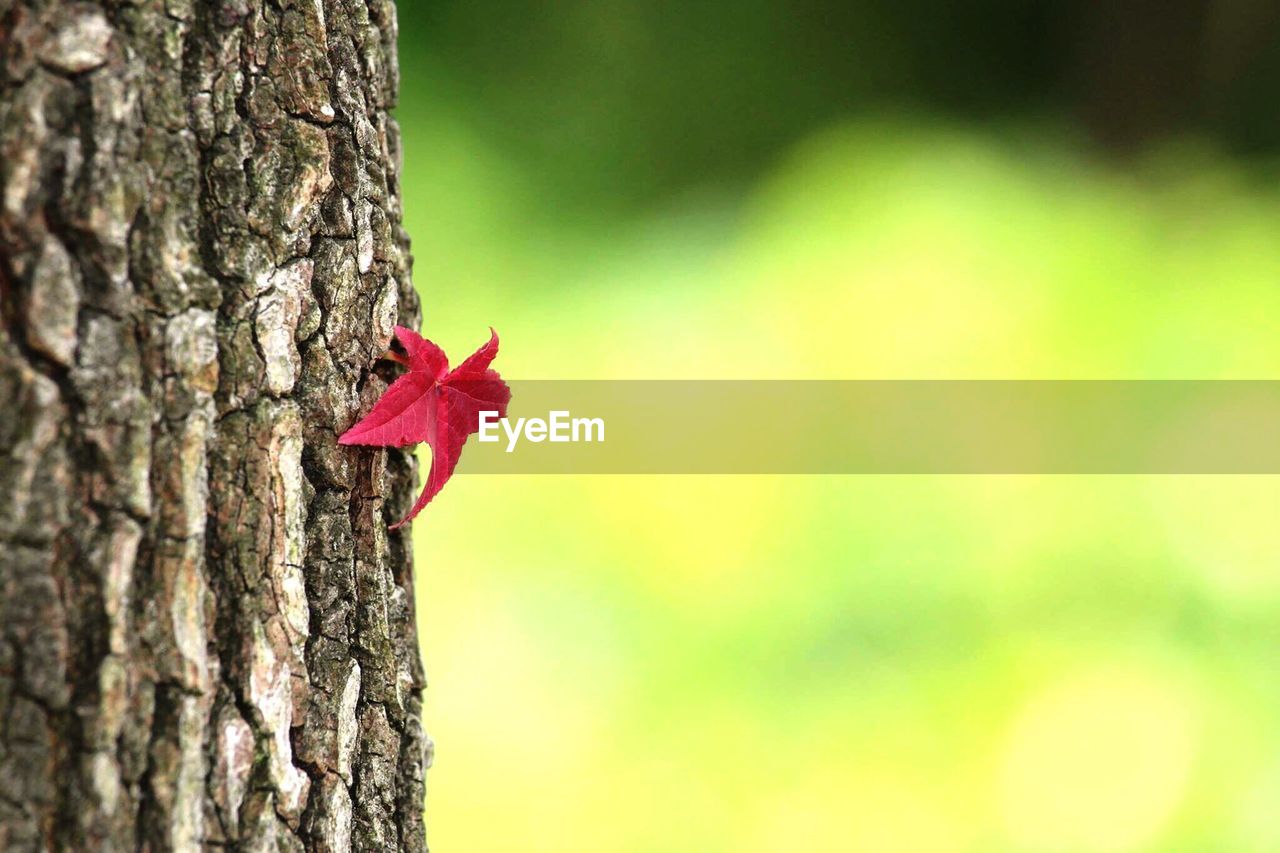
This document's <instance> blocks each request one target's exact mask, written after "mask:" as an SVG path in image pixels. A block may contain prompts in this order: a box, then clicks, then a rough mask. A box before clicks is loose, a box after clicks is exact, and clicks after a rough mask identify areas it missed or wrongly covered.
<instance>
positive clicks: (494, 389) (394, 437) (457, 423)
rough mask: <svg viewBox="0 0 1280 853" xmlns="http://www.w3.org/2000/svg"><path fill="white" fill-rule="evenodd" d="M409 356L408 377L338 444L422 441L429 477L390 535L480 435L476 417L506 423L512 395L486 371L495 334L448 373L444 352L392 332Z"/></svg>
mask: <svg viewBox="0 0 1280 853" xmlns="http://www.w3.org/2000/svg"><path fill="white" fill-rule="evenodd" d="M396 338H397V339H399V341H400V343H401V344H402V345H403V346H404V349H405V352H406V353H408V355H409V358H408V365H409V372H408V373H406V374H405V375H404V376H401V377H400V378H399V379H397V380H396V381H395V382H392V383H391V387H389V388H388V389H387V390H386V391H384V392H383V394H382V396H381V397H380V398H379V399H378V402H377V403H375V404H374V406H373V410H372V411H371V412H369V414H367V415H365V417H364V418H363V419H362V420H361V421H360V422H359V423H357V424H356V425H355V426H353V427H352V428H351V429H349V430H347V431H346V432H344V433H343V434H342V435H341V436H339V437H338V443H339V444H366V445H374V446H377V447H404V446H406V445H409V444H417V443H419V442H422V441H425V442H426V443H427V444H428V445H430V447H431V471H430V473H428V474H427V482H426V485H424V486H423V487H422V494H420V495H419V496H418V501H417V503H415V504H414V505H413V509H411V510H410V511H409V514H408V515H407V516H406V517H404V518H403V519H401V520H400V521H397V522H396V523H395V524H393V525H391V527H392V529H393V530H394V529H395V528H397V527H399V526H400V525H402V524H405V523H407V522H409V521H412V520H413V517H414V516H415V515H417V514H418V513H419V512H421V511H422V508H423V507H424V506H426V505H427V504H428V503H429V502H430V501H431V499H432V498H433V497H435V496H436V493H437V492H439V491H440V490H441V489H443V488H444V484H445V483H447V482H448V481H449V477H450V476H452V475H453V469H454V468H456V467H457V465H458V457H459V456H461V455H462V445H463V444H465V443H466V441H467V436H469V435H471V433H473V432H476V431H478V430H479V429H480V413H481V412H492V411H497V412H498V416H499V417H506V415H507V403H508V402H509V401H510V400H511V389H510V388H508V387H507V383H505V382H503V381H502V377H501V376H499V375H498V372H497V371H496V370H492V369H490V367H489V365H490V364H491V363H492V362H493V359H494V357H495V356H496V355H497V354H498V333H497V332H495V331H493V330H492V329H490V330H489V342H488V343H487V344H485V345H484V346H482V347H480V349H478V350H476V351H475V352H474V353H472V354H471V355H470V356H469V357H468V358H467V359H466V360H465V361H464V362H462V364H459V365H458V366H457V367H455V368H454V369H453V370H449V360H448V359H447V358H446V357H445V354H444V350H442V349H440V347H438V346H436V345H435V344H433V343H431V341H429V340H427V339H426V338H424V337H422V336H421V335H419V334H418V333H417V332H415V331H413V330H412V329H406V328H405V327H404V326H396Z"/></svg>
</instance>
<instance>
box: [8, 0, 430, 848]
mask: <svg viewBox="0 0 1280 853" xmlns="http://www.w3.org/2000/svg"><path fill="white" fill-rule="evenodd" d="M395 38H396V26H395V15H394V8H393V6H392V4H391V2H390V0H211V1H210V2H195V1H194V0H102V2H70V1H69V0H0V320H2V321H3V322H0V399H4V400H5V401H6V402H7V405H6V406H5V407H4V409H3V411H2V412H0V487H2V488H3V491H4V494H5V500H4V501H3V502H0V849H4V850H28V849H30V850H47V849H95V850H134V849H151V850H170V849H172V850H190V849H197V848H206V847H234V848H237V849H246V850H267V849H296V850H303V849H305V850H347V849H357V850H375V849H376V850H385V849H402V850H424V849H425V841H424V830H423V824H422V800H423V793H424V771H425V765H426V763H427V761H428V760H429V753H430V743H429V741H428V739H427V738H426V736H425V735H424V733H423V731H422V726H421V721H420V705H421V703H420V691H421V689H422V687H423V681H424V679H423V675H422V671H421V667H420V664H419V660H418V653H417V640H416V637H415V630H414V614H413V592H412V575H411V566H410V561H411V556H410V555H411V548H410V544H409V541H408V539H407V534H406V533H403V532H398V531H388V529H387V525H388V522H390V521H394V520H396V519H398V518H400V517H402V515H403V514H404V513H405V512H406V511H407V509H408V507H409V505H410V504H411V500H412V481H413V476H414V470H413V462H412V459H411V457H410V456H409V455H407V454H405V453H403V452H400V451H385V450H380V449H356V448H343V447H339V446H338V445H337V444H336V440H335V439H336V436H337V435H338V434H339V433H340V432H341V431H342V430H344V429H345V428H347V427H349V426H350V425H351V424H352V423H353V422H354V421H355V420H356V419H357V417H358V416H359V414H360V412H361V411H362V410H363V409H364V408H365V407H367V405H368V403H369V401H370V399H371V398H373V397H376V396H377V394H378V393H379V391H380V390H381V389H382V388H383V387H385V378H386V377H380V376H379V375H377V374H375V373H373V372H371V371H372V370H373V369H374V366H375V362H376V359H377V356H378V355H379V354H380V353H381V352H382V351H384V350H385V348H386V346H387V343H388V340H389V337H390V334H391V327H392V326H393V325H394V324H395V323H397V322H399V323H404V324H407V325H411V326H416V323H417V319H418V318H417V301H416V297H415V295H414V292H413V289H412V286H411V283H410V276H409V267H410V259H409V256H408V244H407V239H406V237H405V235H404V232H403V230H402V228H401V226H400V222H401V211H400V193H399V157H400V153H399V140H398V136H397V133H398V131H397V129H396V125H395V122H394V121H393V119H392V118H391V117H390V114H389V111H390V110H391V108H392V107H393V106H394V102H395V96H396V88H397V69H396V60H395Z"/></svg>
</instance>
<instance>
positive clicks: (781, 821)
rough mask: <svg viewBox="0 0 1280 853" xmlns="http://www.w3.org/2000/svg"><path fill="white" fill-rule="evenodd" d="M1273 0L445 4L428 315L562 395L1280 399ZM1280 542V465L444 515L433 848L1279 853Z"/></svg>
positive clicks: (570, 500) (450, 336)
mask: <svg viewBox="0 0 1280 853" xmlns="http://www.w3.org/2000/svg"><path fill="white" fill-rule="evenodd" d="M1278 11H1280V10H1277V9H1276V8H1274V4H1268V3H1264V2H1252V0H1220V2H1213V0H1200V2H1188V0H1168V2H1156V0H1124V2H1117V3H1054V4H1049V3H1025V2H1015V0H976V2H973V3H967V4H952V3H944V2H941V0H905V2H903V0H857V2H851V3H846V4H840V5H839V6H836V5H835V4H821V3H817V2H815V0H800V2H794V3H786V4H783V3H778V2H766V1H765V0H745V1H744V2H738V3H726V2H718V3H702V4H684V3H673V2H645V3H642V2H637V1H636V0H565V2H560V3H556V4H538V3H533V2H528V0H493V2H489V3H484V4H475V3H466V2H461V0H445V1H444V2H432V3H414V2H409V0H406V2H403V3H402V4H401V7H400V24H401V35H400V52H401V63H402V69H401V70H402V100H401V104H400V107H399V109H398V117H399V119H400V122H401V125H402V128H403V133H404V160H405V164H404V200H405V218H406V223H407V226H408V229H409V231H410V233H411V235H412V237H413V241H414V253H415V256H416V259H417V260H416V266H415V280H416V282H417V285H418V288H419V290H420V292H421V294H422V299H423V313H424V316H425V332H426V334H427V335H428V336H429V337H431V338H433V339H435V340H437V341H438V342H440V343H441V344H442V345H444V346H445V347H446V349H447V350H448V351H449V352H450V353H452V354H454V357H455V358H458V357H460V356H461V355H464V354H465V353H467V352H470V351H471V349H473V348H474V347H475V346H477V345H478V344H479V343H480V342H481V341H482V340H483V338H484V336H485V333H486V327H487V326H488V325H490V324H492V325H494V326H496V327H497V329H498V330H499V332H500V333H501V334H502V340H503V351H502V355H501V357H500V359H499V362H498V366H499V367H500V368H501V369H502V371H503V372H504V373H505V374H506V375H507V376H509V377H513V378H525V379H568V378H637V379H654V378H798V377H799V378H803V377H812V378H984V377H990V378H995V377H999V378H1280V336H1278V335H1277V329H1278V328H1280V182H1278V181H1277V179H1276V178H1277V174H1278V170H1277V168H1276V167H1277V159H1276V152H1277V151H1278V150H1280V107H1278V106H1277V105H1276V98H1275V95H1276V92H1277V91H1280V58H1278V53H1277V51H1276V50H1275V45H1276V35H1277V23H1280V14H1277V13H1278ZM517 403H518V401H517ZM767 450H768V449H767V448H762V449H761V452H767ZM1278 520H1280V482H1277V480H1276V479H1275V478H1267V477H1242V478H1206V477H1185V478H1182V477H1150V478H1137V477H1129V478H1125V477H1109V478H1091V477H1044V478H1036V477H901V478H893V477H867V478H857V477H830V478H821V477H814V478H802V477H758V478H753V477H724V478H715V477H702V478H697V477H686V478H681V477H653V478H645V477H577V478H574V477H477V476H471V477H468V476H460V477H458V478H456V479H455V480H454V481H453V482H451V483H450V485H449V487H448V489H447V490H446V491H445V493H444V494H443V495H442V496H441V497H440V498H439V499H438V500H437V501H436V502H434V503H433V504H432V506H431V507H430V508H429V509H428V510H427V511H426V512H425V513H424V514H423V515H422V516H421V518H420V519H419V520H418V521H417V522H416V524H415V536H416V537H417V540H416V541H417V573H418V575H417V576H418V592H419V614H420V619H421V626H422V641H423V649H424V657H425V660H426V664H427V669H428V673H429V675H430V678H431V689H430V690H429V691H428V694H427V717H428V727H429V730H430V731H431V733H432V735H433V736H434V738H435V740H436V743H437V760H436V765H435V768H434V769H433V770H432V772H431V774H430V776H429V789H430V795H429V797H428V812H429V827H430V840H431V842H432V846H433V849H435V850H437V851H444V852H445V853H475V851H480V853H487V851H517V850H518V851H522V853H539V852H540V851H547V853H552V851H555V853H565V851H571V852H572V853H576V851H587V852H588V853H594V852H595V851H600V852H601V853H609V852H610V851H628V852H629V853H630V851H634V853H642V851H643V853H650V851H655V850H662V851H690V852H691V853H692V851H733V853H757V851H759V852H760V853H763V852H764V851H772V852H773V853H778V851H813V853H834V851H849V850H856V851H862V850H866V851H935V850H936V851H951V850H957V851H959V850H964V851H986V850H996V851H1003V850H1010V851H1057V850H1063V851H1067V850H1071V851H1075V850H1106V851H1118V850H1169V851H1184V850H1229V851H1250V850H1257V851H1272V850H1277V849H1280V809H1278V808H1277V803H1280V655H1277V643H1278V642H1280V524H1278V523H1277V522H1278Z"/></svg>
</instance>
